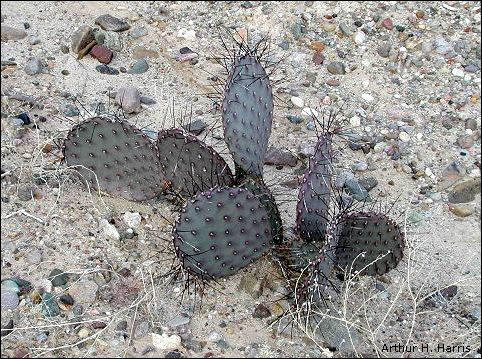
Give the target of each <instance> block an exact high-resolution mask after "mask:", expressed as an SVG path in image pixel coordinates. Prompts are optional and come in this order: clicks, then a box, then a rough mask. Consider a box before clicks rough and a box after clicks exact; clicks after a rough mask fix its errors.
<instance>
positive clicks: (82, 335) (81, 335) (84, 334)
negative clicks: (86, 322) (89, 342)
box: [77, 328, 90, 338]
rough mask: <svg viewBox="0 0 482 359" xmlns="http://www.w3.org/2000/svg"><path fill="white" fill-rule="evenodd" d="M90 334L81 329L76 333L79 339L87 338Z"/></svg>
mask: <svg viewBox="0 0 482 359" xmlns="http://www.w3.org/2000/svg"><path fill="white" fill-rule="evenodd" d="M89 334H90V330H89V329H87V328H82V329H80V330H79V332H78V333H77V335H78V336H79V338H87V337H88V336H89Z"/></svg>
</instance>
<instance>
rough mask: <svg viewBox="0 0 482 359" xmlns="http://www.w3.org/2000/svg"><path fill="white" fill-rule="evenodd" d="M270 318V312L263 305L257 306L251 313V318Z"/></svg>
mask: <svg viewBox="0 0 482 359" xmlns="http://www.w3.org/2000/svg"><path fill="white" fill-rule="evenodd" d="M270 316H271V312H270V311H269V309H268V308H267V307H266V306H265V305H264V304H262V303H261V304H258V305H257V306H256V308H255V309H254V312H253V318H259V319H264V318H269V317H270Z"/></svg>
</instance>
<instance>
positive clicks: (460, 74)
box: [452, 67, 465, 77]
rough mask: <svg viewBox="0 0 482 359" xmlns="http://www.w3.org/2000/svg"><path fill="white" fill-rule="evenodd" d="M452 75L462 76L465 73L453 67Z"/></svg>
mask: <svg viewBox="0 0 482 359" xmlns="http://www.w3.org/2000/svg"><path fill="white" fill-rule="evenodd" d="M452 75H454V76H457V77H464V76H465V73H464V70H462V69H461V68H459V67H455V68H454V69H453V70H452Z"/></svg>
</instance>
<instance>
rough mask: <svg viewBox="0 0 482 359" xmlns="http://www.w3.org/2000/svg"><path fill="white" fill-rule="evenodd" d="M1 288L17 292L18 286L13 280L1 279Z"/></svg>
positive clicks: (18, 290)
mask: <svg viewBox="0 0 482 359" xmlns="http://www.w3.org/2000/svg"><path fill="white" fill-rule="evenodd" d="M2 290H11V291H12V292H15V293H19V292H20V287H19V286H18V284H17V283H16V282H15V281H14V280H11V279H7V280H4V281H2Z"/></svg>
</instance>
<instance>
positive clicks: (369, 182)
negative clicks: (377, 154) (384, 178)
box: [358, 177, 378, 192]
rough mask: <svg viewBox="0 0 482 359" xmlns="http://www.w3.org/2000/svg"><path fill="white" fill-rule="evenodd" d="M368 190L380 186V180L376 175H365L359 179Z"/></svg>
mask: <svg viewBox="0 0 482 359" xmlns="http://www.w3.org/2000/svg"><path fill="white" fill-rule="evenodd" d="M358 183H360V185H362V186H363V188H365V189H366V190H367V191H368V192H370V191H371V190H372V189H374V188H375V187H376V186H378V181H377V179H376V178H375V177H364V178H362V179H360V180H359V181H358Z"/></svg>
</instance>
